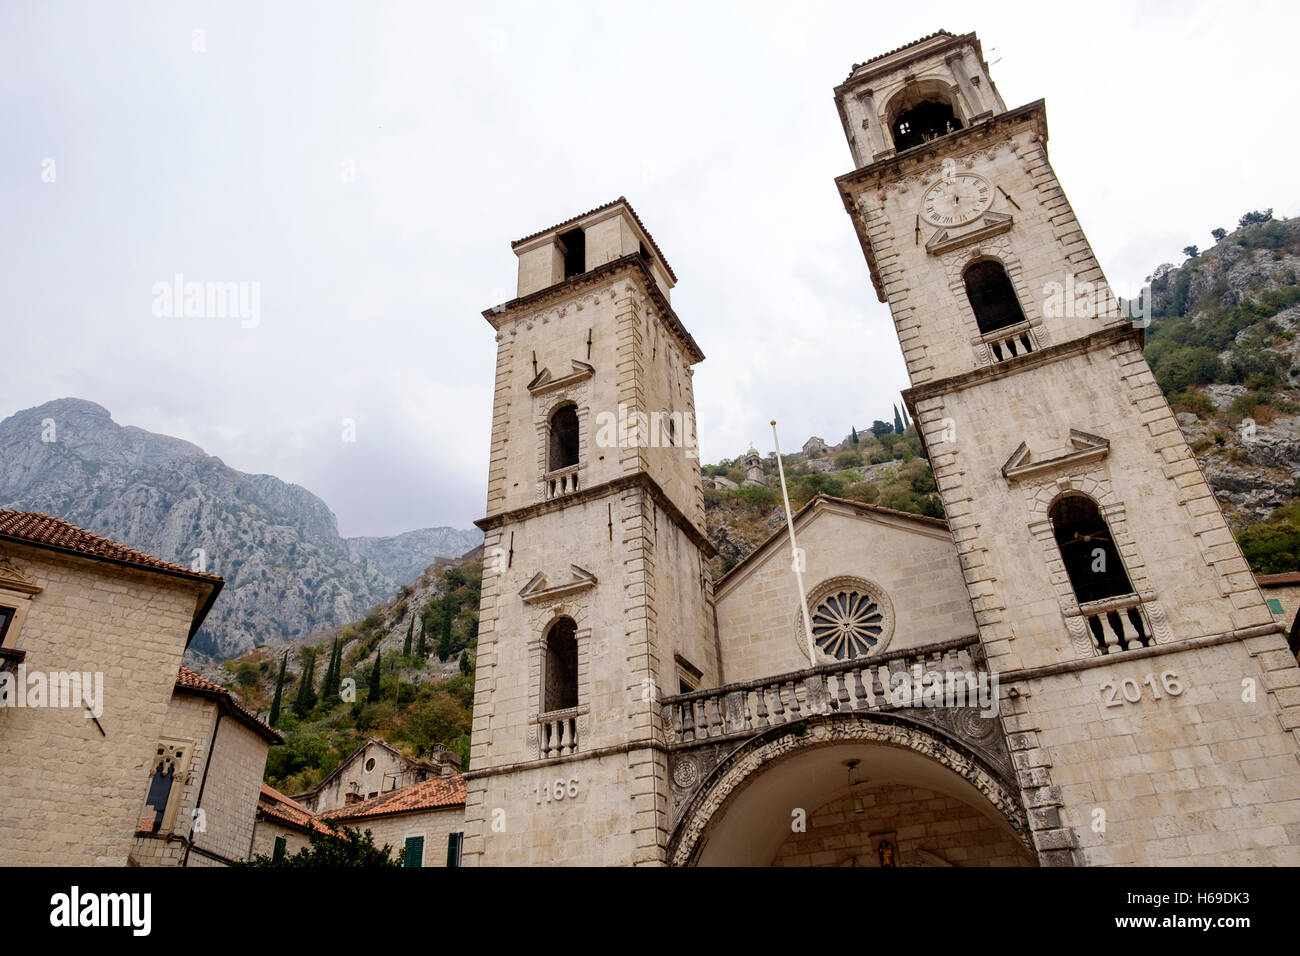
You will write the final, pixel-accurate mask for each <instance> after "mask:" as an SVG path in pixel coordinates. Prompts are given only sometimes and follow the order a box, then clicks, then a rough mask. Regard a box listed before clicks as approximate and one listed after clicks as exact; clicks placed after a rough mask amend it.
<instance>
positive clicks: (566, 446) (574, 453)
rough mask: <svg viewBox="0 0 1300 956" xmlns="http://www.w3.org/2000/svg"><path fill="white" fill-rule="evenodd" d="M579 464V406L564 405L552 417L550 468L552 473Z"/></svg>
mask: <svg viewBox="0 0 1300 956" xmlns="http://www.w3.org/2000/svg"><path fill="white" fill-rule="evenodd" d="M577 463H578V406H576V405H564V406H562V407H560V408H557V409H556V410H555V412H554V413H552V415H551V428H550V448H549V467H550V470H551V471H556V470H558V469H560V468H568V467H569V466H570V465H576V464H577Z"/></svg>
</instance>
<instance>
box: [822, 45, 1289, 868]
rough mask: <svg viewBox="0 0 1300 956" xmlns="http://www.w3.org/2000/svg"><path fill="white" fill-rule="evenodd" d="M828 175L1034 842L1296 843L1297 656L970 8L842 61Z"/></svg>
mask: <svg viewBox="0 0 1300 956" xmlns="http://www.w3.org/2000/svg"><path fill="white" fill-rule="evenodd" d="M835 99H836V103H837V105H838V107H839V113H840V117H841V120H842V122H843V124H844V128H845V132H846V134H847V136H848V140H849V147H850V151H851V154H852V157H853V161H854V165H855V167H856V168H855V169H854V171H853V172H850V173H848V174H846V175H844V176H841V177H840V178H839V179H838V180H837V183H838V186H839V189H840V193H841V195H842V197H843V200H844V205H845V208H846V210H847V211H848V212H849V215H850V216H851V217H852V221H853V224H854V227H855V229H856V231H857V235H858V238H859V241H860V242H861V245H862V249H863V251H864V253H865V254H866V258H867V264H868V267H869V270H870V274H871V281H872V283H873V285H874V286H875V290H876V293H877V295H878V296H879V298H880V300H881V301H883V302H887V303H888V304H889V307H890V310H891V312H892V314H893V320H894V324H895V326H896V329H897V332H898V338H899V342H900V344H901V345H902V348H903V356H904V359H905V360H906V364H907V372H908V376H909V378H910V381H911V388H910V389H909V390H908V391H907V392H906V393H905V396H904V397H905V400H906V402H907V406H908V409H909V411H910V413H911V415H912V417H913V419H914V420H915V421H916V422H917V426H918V429H919V431H920V433H921V436H922V439H923V441H924V442H925V444H926V447H927V450H928V454H929V457H930V461H931V464H932V466H933V468H934V473H935V478H936V481H937V482H938V486H939V491H940V493H941V495H942V499H943V503H944V507H945V509H946V511H947V516H948V521H949V524H950V526H951V530H952V534H953V538H954V540H955V542H956V545H957V549H958V552H959V557H960V562H961V567H962V571H963V574H964V576H965V579H966V583H967V588H968V592H969V596H970V600H971V603H972V606H973V608H974V611H975V617H976V621H977V623H978V626H979V632H980V637H981V640H982V642H983V645H984V648H985V651H986V653H987V658H988V662H989V667H990V668H991V669H993V670H995V671H997V672H998V673H999V674H1000V676H1001V691H1002V700H1001V718H1002V723H1003V729H1004V731H1005V733H1006V735H1007V742H1008V747H1009V749H1010V751H1011V753H1012V754H1013V757H1014V760H1015V764H1016V768H1017V770H1018V776H1019V783H1020V786H1021V794H1022V798H1023V801H1024V804H1025V808H1026V810H1027V811H1028V814H1029V818H1030V820H1031V823H1032V826H1033V830H1034V840H1035V844H1036V847H1037V850H1038V854H1039V859H1040V861H1042V862H1044V863H1054V864H1071V863H1075V864H1164V863H1188V864H1205V863H1236V864H1246V863H1255V864H1289V865H1296V864H1298V863H1300V764H1298V763H1297V745H1298V743H1300V739H1298V737H1297V730H1296V728H1297V727H1300V670H1298V669H1297V667H1296V663H1295V660H1294V658H1293V657H1292V656H1291V655H1290V654H1289V653H1288V651H1287V646H1286V641H1285V639H1284V636H1283V635H1282V634H1281V633H1280V628H1279V626H1278V625H1275V624H1273V623H1272V617H1271V615H1270V614H1269V612H1268V609H1267V607H1266V605H1265V603H1264V600H1263V597H1262V595H1261V594H1260V592H1259V590H1258V588H1257V586H1256V584H1255V581H1254V578H1253V576H1252V575H1251V573H1250V570H1249V568H1248V567H1247V565H1246V562H1245V561H1244V560H1243V558H1242V555H1241V552H1240V550H1239V549H1238V547H1237V545H1236V543H1235V541H1234V539H1233V536H1232V534H1231V532H1230V531H1229V529H1228V527H1227V526H1226V524H1225V522H1224V519H1223V515H1222V513H1221V511H1220V509H1219V506H1218V503H1217V501H1216V500H1215V498H1214V496H1213V494H1212V492H1211V490H1210V488H1209V486H1208V485H1207V483H1206V481H1205V477H1204V475H1203V474H1202V472H1201V469H1200V467H1199V465H1198V464H1197V461H1196V459H1195V458H1194V457H1193V456H1192V453H1191V451H1190V449H1189V448H1188V447H1187V443H1186V442H1185V441H1184V440H1183V436H1182V434H1181V432H1180V431H1179V428H1178V425H1177V422H1176V421H1175V419H1174V417H1173V415H1172V414H1171V412H1170V409H1169V406H1168V404H1167V403H1166V401H1165V399H1164V396H1163V395H1162V394H1161V391H1160V388H1159V386H1158V385H1157V384H1156V382H1155V380H1154V378H1153V376H1152V374H1151V370H1150V368H1149V367H1148V365H1147V363H1146V360H1145V359H1144V357H1143V354H1142V345H1143V334H1144V333H1143V323H1142V322H1140V321H1135V320H1134V318H1133V316H1132V314H1131V313H1134V312H1136V311H1137V310H1135V309H1134V308H1133V303H1131V302H1130V303H1121V302H1119V301H1118V300H1117V299H1116V297H1114V296H1113V295H1112V293H1111V291H1110V288H1109V286H1108V285H1107V282H1106V279H1105V277H1104V276H1103V274H1102V271H1101V268H1100V266H1099V265H1098V263H1097V260H1096V258H1095V257H1094V255H1093V252H1092V249H1091V248H1090V247H1089V245H1088V241H1087V239H1086V238H1085V237H1084V234H1083V231H1082V229H1081V228H1080V226H1079V223H1078V221H1077V219H1076V218H1075V215H1074V212H1073V210H1072V209H1071V207H1070V203H1069V201H1068V200H1067V199H1066V197H1065V194H1064V192H1063V191H1062V189H1061V185H1060V183H1059V182H1058V181H1057V178H1056V175H1055V173H1054V172H1053V170H1052V167H1051V165H1050V164H1049V162H1048V157H1047V145H1046V144H1047V118H1046V109H1045V106H1044V103H1043V101H1041V100H1039V101H1037V102H1033V103H1029V104H1028V105H1025V106H1020V107H1017V108H1015V109H1010V110H1008V109H1007V108H1006V105H1005V104H1004V103H1003V101H1002V98H1001V96H1000V95H999V94H998V91H997V88H996V87H995V86H994V84H993V81H992V79H991V78H990V76H989V73H988V67H987V64H986V63H985V62H984V57H983V53H982V51H981V48H980V44H979V41H978V40H977V39H976V37H975V35H974V34H966V35H963V36H956V35H953V34H950V33H947V32H945V31H940V32H938V33H935V34H932V35H931V36H928V37H925V38H923V39H921V40H917V41H915V42H913V43H910V44H907V45H906V46H904V47H901V48H899V49H897V50H894V51H892V52H890V53H886V54H883V55H881V56H878V57H875V58H873V59H872V60H869V61H868V62H866V63H864V64H860V65H857V66H855V67H854V68H853V71H852V72H851V73H850V74H849V76H848V78H847V79H846V80H845V81H844V82H843V83H842V84H841V85H840V86H839V87H837V88H836V90H835Z"/></svg>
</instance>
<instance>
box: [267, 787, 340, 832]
mask: <svg viewBox="0 0 1300 956" xmlns="http://www.w3.org/2000/svg"><path fill="white" fill-rule="evenodd" d="M257 812H258V813H259V814H261V815H262V816H264V817H270V818H271V819H273V820H278V821H280V822H281V823H287V824H289V825H290V826H294V827H297V828H299V829H301V830H308V829H311V830H317V831H319V832H321V833H333V832H334V831H333V830H331V829H330V828H329V827H327V826H326V825H325V824H323V823H321V821H320V817H318V816H317V815H316V814H314V813H312V812H311V811H310V810H308V809H307V808H306V807H304V806H303V805H302V804H301V803H299V802H298V801H296V800H292V799H290V798H289V797H286V796H285V795H284V794H282V793H281V792H280V791H279V790H276V789H275V788H274V787H271V786H268V785H267V784H262V796H261V799H259V800H258V802H257Z"/></svg>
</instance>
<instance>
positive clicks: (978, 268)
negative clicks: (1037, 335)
mask: <svg viewBox="0 0 1300 956" xmlns="http://www.w3.org/2000/svg"><path fill="white" fill-rule="evenodd" d="M962 277H963V278H964V279H965V280H966V297H967V298H968V299H970V307H971V309H972V310H973V311H974V312H975V321H976V322H977V323H978V324H979V328H980V334H981V335H987V334H988V333H990V332H994V331H996V330H998V329H1003V328H1006V327H1007V326H1008V325H1015V324H1016V323H1018V322H1023V321H1025V314H1024V312H1022V311H1021V310H1020V300H1019V299H1017V298H1016V290H1015V289H1014V288H1012V286H1011V278H1010V276H1008V275H1007V270H1006V269H1004V268H1002V264H1001V263H999V262H994V261H993V260H992V259H984V260H982V261H980V262H976V263H973V264H972V265H970V266H968V267H967V268H966V272H965V273H964V274H963V276H962Z"/></svg>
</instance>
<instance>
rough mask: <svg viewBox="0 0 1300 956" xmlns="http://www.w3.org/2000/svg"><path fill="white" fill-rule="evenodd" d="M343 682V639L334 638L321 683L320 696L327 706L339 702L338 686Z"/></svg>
mask: <svg viewBox="0 0 1300 956" xmlns="http://www.w3.org/2000/svg"><path fill="white" fill-rule="evenodd" d="M342 684H343V639H342V638H335V639H334V644H333V646H332V647H331V648H330V664H329V668H328V669H327V670H326V671H325V680H324V681H323V682H322V683H321V688H320V696H321V700H323V701H324V702H325V705H326V706H327V707H333V706H335V705H336V704H338V703H340V700H341V698H340V697H339V688H340V687H341V686H342Z"/></svg>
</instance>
